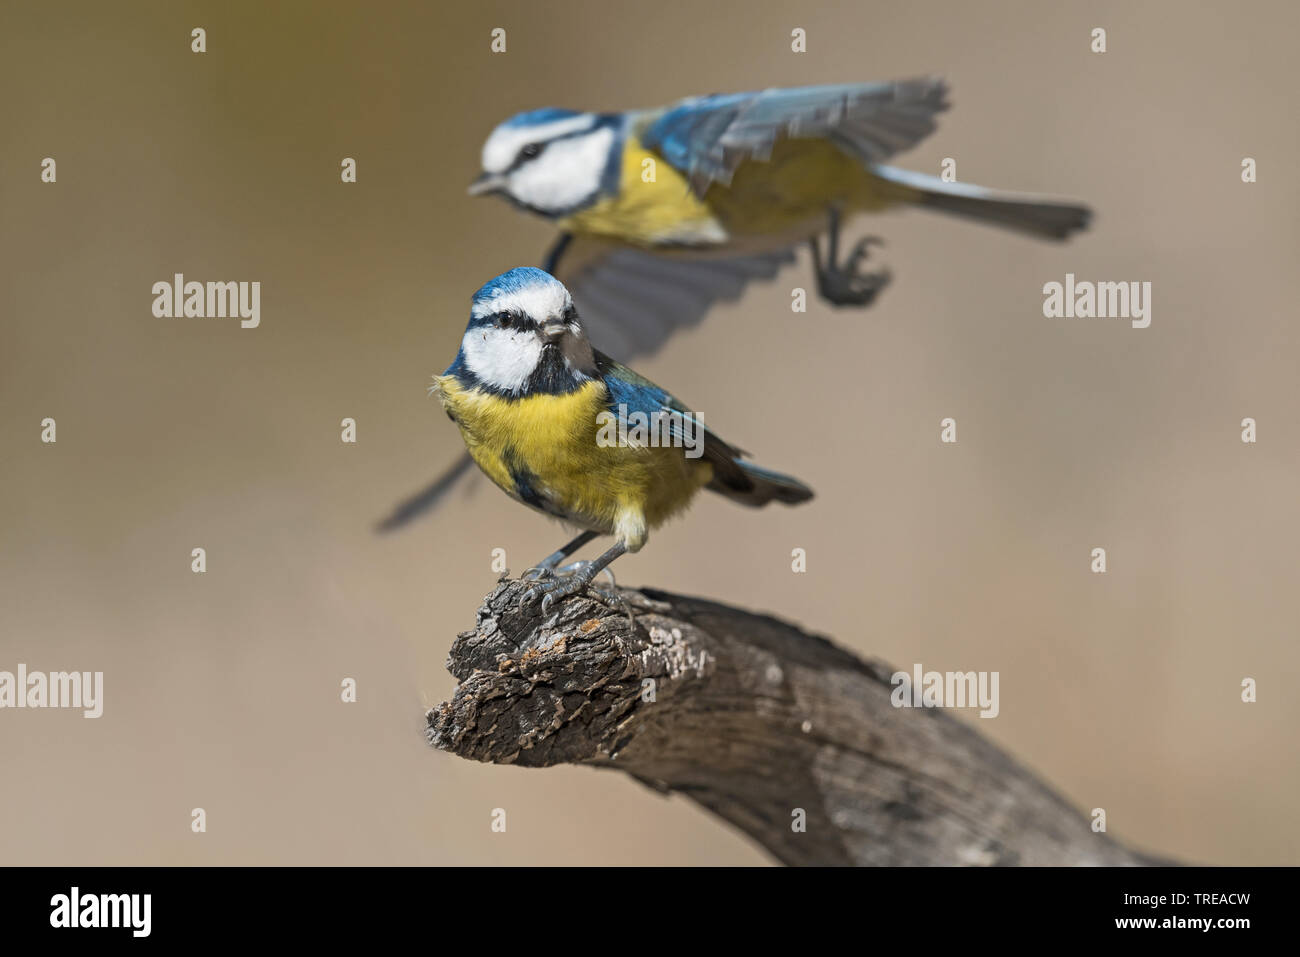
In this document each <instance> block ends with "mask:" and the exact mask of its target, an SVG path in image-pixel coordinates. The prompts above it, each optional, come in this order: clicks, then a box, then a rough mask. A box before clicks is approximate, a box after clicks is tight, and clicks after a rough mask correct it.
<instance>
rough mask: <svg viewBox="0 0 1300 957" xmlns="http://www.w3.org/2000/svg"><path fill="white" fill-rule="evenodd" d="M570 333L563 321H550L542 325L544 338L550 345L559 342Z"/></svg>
mask: <svg viewBox="0 0 1300 957" xmlns="http://www.w3.org/2000/svg"><path fill="white" fill-rule="evenodd" d="M568 331H569V327H568V326H567V325H566V324H565V323H564V321H563V320H562V319H548V320H547V321H546V322H545V323H544V324H543V325H542V338H543V339H545V340H546V343H547V344H548V345H552V344H554V343H557V342H559V341H560V340H561V339H563V338H564V334H565V333H566V332H568Z"/></svg>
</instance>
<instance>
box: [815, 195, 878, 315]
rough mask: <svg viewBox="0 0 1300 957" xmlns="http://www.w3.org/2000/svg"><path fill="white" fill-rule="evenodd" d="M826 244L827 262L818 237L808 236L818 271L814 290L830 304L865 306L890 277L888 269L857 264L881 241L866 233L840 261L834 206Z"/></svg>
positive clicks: (830, 214) (837, 219)
mask: <svg viewBox="0 0 1300 957" xmlns="http://www.w3.org/2000/svg"><path fill="white" fill-rule="evenodd" d="M828 219H829V221H828V224H827V225H828V229H829V235H828V248H827V253H828V255H827V258H826V262H825V263H823V262H822V255H821V246H820V245H819V244H818V242H817V237H816V236H813V237H811V238H810V240H809V243H810V244H811V246H812V254H813V269H815V270H816V272H817V291H818V292H819V293H821V296H822V298H823V299H825V300H826V301H827V302H829V303H830V304H831V305H833V306H867V305H870V304H871V301H872V300H873V299H875V298H876V294H877V293H879V292H880V290H882V289H884V288H885V287H886V286H887V285H889V280H890V279H891V278H892V276H891V274H890V272H889V270H888V269H880V270H877V271H876V272H864V271H862V270H861V269H860V268H859V267H860V266H861V265H862V261H863V260H864V259H866V258H867V255H868V253H869V251H870V247H871V246H873V245H876V246H883V245H884V241H883V240H881V239H880V238H879V237H877V236H867V237H865V238H863V239H861V240H859V241H858V242H857V243H856V244H855V245H854V247H853V251H852V252H850V253H849V255H848V258H847V259H846V260H845V261H844V262H843V263H842V264H841V263H839V262H838V261H837V260H838V259H839V255H840V211H839V208H838V207H836V206H832V207H831V208H830V210H829V217H828Z"/></svg>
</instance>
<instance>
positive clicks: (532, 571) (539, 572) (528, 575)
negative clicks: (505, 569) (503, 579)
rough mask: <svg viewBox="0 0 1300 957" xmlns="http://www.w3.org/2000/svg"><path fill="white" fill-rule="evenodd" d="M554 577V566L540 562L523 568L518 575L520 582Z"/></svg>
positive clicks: (538, 580)
mask: <svg viewBox="0 0 1300 957" xmlns="http://www.w3.org/2000/svg"><path fill="white" fill-rule="evenodd" d="M554 577H555V566H554V565H547V564H546V563H545V562H542V563H541V564H540V565H534V566H533V567H532V568H525V569H524V571H523V574H521V575H520V576H519V580H520V581H521V582H540V581H545V580H547V579H549V578H554Z"/></svg>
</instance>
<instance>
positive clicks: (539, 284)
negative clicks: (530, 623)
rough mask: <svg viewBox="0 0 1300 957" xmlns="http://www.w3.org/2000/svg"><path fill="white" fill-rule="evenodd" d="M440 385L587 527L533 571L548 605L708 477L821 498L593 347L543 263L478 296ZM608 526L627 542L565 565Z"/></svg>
mask: <svg viewBox="0 0 1300 957" xmlns="http://www.w3.org/2000/svg"><path fill="white" fill-rule="evenodd" d="M430 391H432V392H435V393H436V394H437V395H438V397H439V399H440V400H441V402H442V407H443V409H444V410H445V411H446V413H447V415H448V417H450V419H451V420H452V421H453V422H454V423H456V426H457V427H458V428H459V429H460V434H461V437H462V438H463V439H464V441H465V445H466V447H467V448H468V450H469V454H470V456H471V457H472V458H473V460H474V462H475V463H476V464H477V465H478V467H479V468H480V469H482V470H483V472H484V473H485V474H486V475H487V476H488V478H490V479H491V480H492V481H493V482H495V483H496V484H497V485H498V486H500V487H501V489H503V490H504V491H505V492H506V494H507V495H509V496H510V497H511V498H513V499H515V500H516V501H519V502H522V503H523V504H525V505H527V506H529V507H530V508H533V509H536V510H537V511H539V512H541V513H543V514H545V515H549V516H551V517H553V518H558V519H561V520H562V521H564V522H565V523H567V524H569V525H571V526H574V527H576V528H578V529H581V530H582V532H581V534H579V535H578V536H577V537H576V538H574V539H573V540H572V541H571V542H569V543H568V544H566V545H565V546H563V547H562V548H560V549H559V550H558V551H556V552H555V553H554V554H552V555H550V556H548V557H547V558H545V559H543V560H542V561H541V562H539V563H538V564H537V565H536V566H534V567H533V568H531V569H529V572H530V577H533V578H536V579H537V582H536V584H534V585H533V586H532V587H531V588H530V589H529V590H528V592H526V593H525V596H524V601H525V602H529V601H536V600H538V599H540V600H541V601H542V609H543V611H545V610H547V609H549V608H550V606H551V604H552V603H553V602H555V601H556V600H558V599H560V598H562V597H564V596H565V595H569V594H573V593H575V592H577V591H580V590H582V589H584V588H586V587H587V586H588V585H589V584H590V583H591V581H592V579H593V578H595V576H596V575H597V574H599V573H600V572H601V571H602V570H604V569H605V568H606V567H607V566H608V565H609V564H610V562H612V561H614V559H616V558H618V557H619V556H620V555H622V554H624V553H625V552H636V551H639V550H640V548H641V547H642V546H643V545H644V544H645V542H646V538H647V537H648V535H649V533H650V531H651V530H652V529H654V528H656V527H658V526H659V525H661V524H662V523H663V522H664V521H666V520H667V519H668V518H670V517H672V516H673V515H676V514H677V513H679V512H681V511H682V510H684V509H685V508H686V507H687V506H688V505H690V503H691V499H692V498H694V496H695V493H696V492H698V491H699V490H700V489H702V488H707V489H710V490H712V491H714V492H718V493H720V494H722V495H725V496H726V497H727V498H729V499H731V500H732V501H734V502H739V503H741V504H744V505H750V506H761V505H766V504H767V503H768V502H771V501H778V502H783V503H785V504H788V505H793V504H796V503H798V502H804V501H807V500H808V499H810V498H812V491H811V490H810V489H808V487H807V486H805V485H804V484H803V483H801V482H799V481H797V480H796V479H793V478H790V477H789V476H786V475H781V474H779V473H776V472H771V471H768V470H767V469H763V468H759V467H758V466H756V465H753V464H751V463H749V462H746V461H744V460H743V459H742V457H741V456H742V454H743V453H741V452H740V451H739V450H738V449H736V448H735V447H734V446H731V445H729V444H727V443H726V442H724V441H723V440H722V439H721V438H719V437H718V436H717V435H715V434H714V433H712V432H710V431H709V430H708V429H707V428H705V427H704V425H703V423H702V422H701V421H700V419H699V417H698V416H697V415H696V414H695V413H693V412H692V411H691V410H690V409H689V408H687V407H686V406H685V405H683V404H682V403H681V402H679V401H678V400H677V399H675V398H674V397H673V396H672V395H670V394H669V393H667V392H665V391H664V390H663V389H661V388H659V386H657V385H655V384H654V383H653V382H650V381H649V380H647V379H645V378H643V377H641V376H639V375H637V374H636V373H635V372H633V371H632V370H631V369H628V368H626V367H624V366H622V365H620V364H619V363H617V362H615V361H614V360H613V359H611V358H609V357H608V356H606V355H604V354H603V353H601V352H598V351H597V350H595V349H594V348H592V345H591V343H590V341H588V339H587V334H586V331H585V330H584V328H583V324H582V320H581V319H580V318H579V315H578V311H577V309H576V308H575V307H574V303H573V299H572V298H571V297H570V295H569V291H568V290H567V289H565V287H564V285H563V284H562V283H561V282H560V281H559V280H557V279H555V278H554V277H553V276H551V275H550V274H549V273H546V272H544V271H542V270H541V269H535V268H532V267H521V268H518V269H512V270H510V271H509V272H507V273H503V274H502V275H500V276H497V277H496V278H495V279H493V280H491V281H490V282H488V283H486V284H485V285H484V286H483V287H482V288H481V289H479V290H478V292H476V293H475V294H474V298H473V305H472V308H471V310H470V319H469V325H468V326H467V327H466V328H465V335H464V337H463V338H462V339H461V344H460V350H459V351H458V352H457V354H456V360H455V361H454V362H453V363H452V364H451V366H450V367H449V368H448V369H447V371H446V372H444V373H443V374H442V375H440V376H435V377H434V385H433V387H432V389H431V390H430ZM598 535H612V536H614V539H615V541H614V544H613V545H612V546H611V547H610V548H609V549H608V550H607V551H605V552H604V553H603V554H601V555H600V557H598V558H596V559H595V560H594V561H590V562H578V563H575V564H574V565H572V566H568V567H567V568H566V569H565V570H566V571H568V572H569V574H566V575H558V574H556V572H557V569H560V566H561V564H562V563H563V562H564V561H565V559H567V558H568V557H569V556H570V555H572V554H573V553H574V552H575V551H577V550H578V549H579V548H581V547H582V546H583V545H584V544H586V543H587V542H589V541H591V540H592V539H593V538H595V537H596V536H598Z"/></svg>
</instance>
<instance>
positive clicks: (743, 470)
mask: <svg viewBox="0 0 1300 957" xmlns="http://www.w3.org/2000/svg"><path fill="white" fill-rule="evenodd" d="M729 464H730V465H731V466H733V467H730V468H719V467H718V465H717V464H716V463H715V464H714V469H713V480H712V481H711V482H709V484H708V486H707V488H709V489H711V490H712V491H714V492H718V493H719V494H721V495H725V496H726V497H727V498H729V499H731V500H732V501H733V502H739V503H740V504H741V505H749V506H751V507H752V508H759V507H761V506H763V505H766V504H767V503H768V502H770V501H772V500H773V499H775V500H776V501H778V502H783V503H784V504H786V505H798V504H799V503H800V502H806V501H808V499H810V498H812V497H813V492H812V489H810V488H809V487H808V486H807V485H804V484H803V483H802V482H800V481H799V480H798V479H796V478H791V477H790V476H789V475H782V474H781V473H780V472H773V471H771V470H769V469H765V468H762V467H760V466H758V465H753V464H751V463H749V462H742V461H741V460H740V459H731V460H730V463H729Z"/></svg>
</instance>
